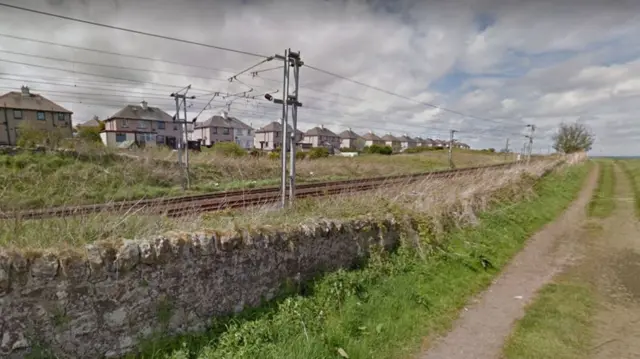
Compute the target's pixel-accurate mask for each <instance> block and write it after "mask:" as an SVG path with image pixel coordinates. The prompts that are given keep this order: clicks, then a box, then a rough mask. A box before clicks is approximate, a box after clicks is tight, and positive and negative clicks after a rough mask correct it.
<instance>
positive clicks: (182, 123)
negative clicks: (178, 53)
mask: <svg viewBox="0 0 640 359" xmlns="http://www.w3.org/2000/svg"><path fill="white" fill-rule="evenodd" d="M190 88H191V85H189V86H187V87H186V91H185V92H184V93H183V94H181V93H177V92H174V93H172V94H171V97H173V98H175V100H176V116H175V118H174V119H173V121H174V122H177V123H178V133H179V136H178V166H179V167H180V170H181V171H183V173H184V179H185V181H184V182H183V183H182V189H183V190H185V189H189V187H190V180H189V141H188V137H187V132H188V131H187V98H188V99H192V100H193V99H195V98H196V97H195V96H187V92H188V91H189V89H190ZM180 100H182V106H183V107H184V119H181V118H180ZM183 141H184V142H183ZM185 143H186V146H185ZM183 146H184V149H183ZM183 150H184V151H185V162H184V165H183V162H182V151H183Z"/></svg>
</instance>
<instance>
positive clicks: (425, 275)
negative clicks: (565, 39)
mask: <svg viewBox="0 0 640 359" xmlns="http://www.w3.org/2000/svg"><path fill="white" fill-rule="evenodd" d="M586 173H587V167H586V166H577V167H572V168H570V169H568V170H567V171H563V172H561V173H554V174H552V175H550V176H548V177H546V178H544V179H543V180H541V181H540V182H538V183H537V184H536V185H535V186H534V188H533V189H534V191H535V194H532V195H531V196H530V197H529V198H528V199H527V200H523V201H519V202H508V203H501V204H493V205H492V206H490V209H489V210H486V211H484V212H483V213H480V214H478V215H477V216H476V217H475V220H476V221H477V225H476V226H474V227H473V228H466V229H460V230H455V229H451V230H450V231H448V232H447V233H445V236H444V237H441V238H439V239H438V240H436V239H435V237H434V236H433V234H432V233H433V232H432V231H431V230H429V229H428V228H430V227H429V224H430V223H431V222H429V221H428V220H425V223H424V224H425V225H424V231H423V233H421V237H422V241H421V246H420V249H419V250H415V249H409V248H406V247H403V248H400V249H399V250H398V251H397V252H396V253H393V254H388V253H378V254H374V255H373V256H372V257H371V258H370V260H369V262H368V263H367V264H366V265H364V266H363V267H362V268H360V269H358V270H353V271H339V272H336V273H332V274H329V275H326V276H324V277H323V278H321V279H319V280H317V281H316V282H314V283H311V284H310V285H309V286H308V287H305V288H303V290H302V292H301V293H302V294H295V295H289V296H287V297H284V298H282V299H281V300H279V301H275V302H272V303H270V304H268V305H265V306H264V307H262V308H260V309H257V310H253V311H250V312H245V313H242V314H240V315H238V316H235V317H231V318H226V319H217V320H215V321H214V322H213V326H212V329H211V330H210V332H208V333H206V334H204V335H192V336H186V337H183V338H179V339H178V340H168V339H165V340H157V341H153V342H150V343H148V344H147V345H144V346H142V347H141V352H142V353H141V354H140V357H142V358H173V359H178V358H278V359H281V358H285V359H286V358H296V359H297V358H310V359H313V358H318V359H320V358H340V357H345V358H346V357H348V358H372V357H373V358H395V357H405V356H408V355H411V354H413V353H415V352H416V351H417V350H419V349H420V348H421V347H422V346H423V345H424V343H423V338H425V337H427V336H429V335H431V334H434V333H438V332H442V331H444V330H446V329H447V328H448V327H449V326H450V324H451V322H452V321H453V320H454V319H455V317H456V316H457V313H458V311H459V310H460V309H461V308H462V307H463V306H464V304H465V303H466V302H467V300H468V298H469V297H470V296H471V295H473V294H475V293H477V292H478V291H480V290H481V289H483V288H485V287H486V286H487V285H489V284H490V282H491V280H492V278H493V277H494V276H495V275H496V274H497V273H498V271H499V270H500V268H502V267H503V266H504V265H505V264H506V263H507V262H508V261H509V259H510V258H511V257H512V256H513V254H515V253H516V252H517V251H518V250H519V249H520V248H521V247H522V245H523V244H524V242H525V240H526V239H527V238H528V237H529V236H530V235H531V234H532V233H534V232H535V231H536V230H537V229H539V228H540V227H542V226H543V225H544V224H545V223H548V222H549V221H551V220H553V219H554V218H555V217H556V216H557V215H558V214H559V213H560V212H561V211H562V210H563V209H564V208H566V206H567V205H568V204H569V203H570V202H571V201H572V200H573V199H574V198H575V196H576V194H577V193H578V191H579V189H580V187H581V185H582V183H583V180H584V178H585V175H586Z"/></svg>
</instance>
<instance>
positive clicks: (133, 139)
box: [100, 101, 180, 148]
mask: <svg viewBox="0 0 640 359" xmlns="http://www.w3.org/2000/svg"><path fill="white" fill-rule="evenodd" d="M100 137H101V138H102V142H103V143H104V144H105V145H107V146H110V147H117V146H119V145H122V144H123V143H125V142H129V143H136V144H137V145H138V146H141V147H145V146H150V147H155V146H159V145H166V146H169V147H170V148H176V147H177V145H178V140H179V138H180V129H179V125H178V124H177V123H175V122H174V121H173V117H172V116H171V115H169V114H168V113H166V112H164V111H163V110H161V109H160V108H158V107H151V106H148V105H147V102H146V101H142V102H141V103H140V105H127V106H125V107H124V108H123V109H121V110H120V111H118V112H116V113H115V114H113V115H112V116H111V117H109V118H107V119H106V120H104V131H102V132H101V133H100Z"/></svg>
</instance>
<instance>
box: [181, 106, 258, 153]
mask: <svg viewBox="0 0 640 359" xmlns="http://www.w3.org/2000/svg"><path fill="white" fill-rule="evenodd" d="M254 136H255V133H254V131H253V128H251V126H249V125H247V124H245V123H244V122H242V121H240V120H238V119H237V118H235V117H233V116H229V114H228V113H227V112H226V111H222V112H220V114H219V115H214V116H211V117H210V118H209V119H208V120H206V121H204V122H196V123H195V126H194V131H193V139H194V140H200V141H202V144H203V145H205V146H207V147H209V146H212V145H214V144H216V143H218V142H235V143H237V144H238V145H239V146H240V147H242V148H244V149H251V148H253V145H254Z"/></svg>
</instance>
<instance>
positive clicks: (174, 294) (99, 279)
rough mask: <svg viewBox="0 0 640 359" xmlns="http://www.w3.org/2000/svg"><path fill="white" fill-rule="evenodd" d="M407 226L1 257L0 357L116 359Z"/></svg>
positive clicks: (343, 261)
mask: <svg viewBox="0 0 640 359" xmlns="http://www.w3.org/2000/svg"><path fill="white" fill-rule="evenodd" d="M411 227H413V226H412V225H409V224H405V225H400V224H399V223H398V222H396V221H395V220H393V219H392V218H388V219H386V220H384V221H382V222H380V221H377V222H376V221H375V220H373V219H369V220H353V221H349V222H344V223H336V222H323V223H319V224H314V225H303V226H300V227H298V228H293V229H291V230H287V231H278V230H275V229H273V230H272V229H269V228H267V229H263V230H260V231H257V232H255V233H236V234H232V235H228V234H227V235H218V234H211V233H196V234H189V235H181V234H175V235H168V236H166V237H161V238H156V239H153V240H147V241H135V242H134V241H125V242H122V243H119V244H118V245H112V244H92V245H87V246H86V248H85V252H86V253H84V255H79V254H73V253H66V254H65V253H61V254H46V253H45V254H36V253H16V252H6V251H4V252H2V251H1V250H0V357H6V356H8V357H12V358H13V357H15V358H21V357H24V356H25V354H26V353H28V352H29V351H31V350H33V348H34V347H37V346H42V347H44V348H49V349H51V350H52V351H53V352H54V353H55V354H56V355H57V356H58V357H60V358H101V357H105V356H106V357H118V356H120V355H122V354H123V353H126V352H129V351H131V350H133V349H135V346H136V344H137V343H138V342H139V340H140V338H142V337H146V336H150V335H152V334H154V333H158V332H162V333H170V334H177V333H182V332H186V331H198V330H202V329H204V328H205V326H206V325H207V323H208V321H209V320H210V318H211V317H213V316H216V315H221V314H227V313H230V312H237V311H240V310H242V309H243V308H245V307H249V306H257V305H259V304H260V302H261V300H263V299H270V298H272V297H273V296H274V295H275V294H276V293H277V292H278V291H279V290H280V289H281V288H282V285H283V284H284V283H287V282H289V283H291V282H294V283H295V282H298V281H302V280H307V279H310V278H312V277H313V276H315V275H317V274H318V273H322V272H326V271H332V270H336V269H338V268H341V267H342V268H344V267H349V266H351V265H353V264H354V263H355V262H357V261H358V259H359V258H361V257H363V256H365V255H366V254H367V253H368V251H369V248H371V246H372V245H374V244H377V245H381V246H383V247H385V248H387V249H389V248H390V247H393V246H395V245H396V244H397V243H399V240H400V237H401V233H403V232H407V231H408V230H409V229H410V228H411Z"/></svg>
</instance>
